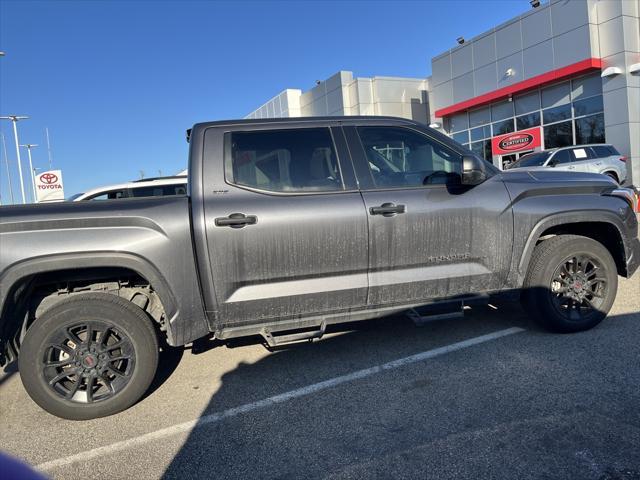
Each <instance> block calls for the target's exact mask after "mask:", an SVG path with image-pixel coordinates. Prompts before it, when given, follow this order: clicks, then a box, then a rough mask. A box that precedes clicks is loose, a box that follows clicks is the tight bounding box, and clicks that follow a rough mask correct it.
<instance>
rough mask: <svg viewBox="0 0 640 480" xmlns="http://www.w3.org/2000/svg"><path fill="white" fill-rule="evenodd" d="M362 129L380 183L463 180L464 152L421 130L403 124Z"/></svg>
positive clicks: (400, 184)
mask: <svg viewBox="0 0 640 480" xmlns="http://www.w3.org/2000/svg"><path fill="white" fill-rule="evenodd" d="M358 133H359V134H360V140H361V141H362V145H363V147H364V150H365V153H366V155H367V160H368V161H369V162H368V163H369V168H370V170H371V175H372V177H373V181H374V182H375V185H376V186H377V187H383V188H384V187H389V188H393V187H420V186H423V185H426V184H436V183H450V182H452V183H459V182H460V175H461V173H462V171H461V169H462V162H461V158H460V155H459V154H457V153H456V152H454V151H453V150H449V149H448V148H447V147H445V146H444V145H441V144H440V143H438V142H436V141H434V140H432V139H430V138H428V137H426V136H424V135H422V134H420V133H418V132H415V131H413V130H409V129H407V128H399V127H360V128H358ZM390 148H391V150H390ZM396 152H399V153H400V156H401V158H399V157H398V156H397V155H396ZM399 160H401V161H399ZM436 172H440V173H436ZM434 173H436V175H433V174H434Z"/></svg>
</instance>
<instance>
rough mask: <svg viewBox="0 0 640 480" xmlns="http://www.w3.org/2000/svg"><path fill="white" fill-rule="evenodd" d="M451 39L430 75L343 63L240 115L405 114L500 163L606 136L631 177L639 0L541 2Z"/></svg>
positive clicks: (637, 173) (639, 156) (636, 143)
mask: <svg viewBox="0 0 640 480" xmlns="http://www.w3.org/2000/svg"><path fill="white" fill-rule="evenodd" d="M528 3H529V2H525V1H523V5H526V6H528ZM537 3H538V2H535V1H533V2H531V4H532V5H536V4H537ZM460 33H461V34H464V32H460ZM458 43H459V45H457V46H456V47H454V48H451V49H450V50H448V51H446V52H443V53H441V54H439V55H437V56H436V57H434V58H433V59H431V72H432V75H431V77H428V78H422V79H416V78H401V77H373V78H354V77H353V74H352V73H351V72H345V71H341V72H338V73H337V74H335V75H333V76H331V77H330V78H328V79H326V80H324V81H317V82H316V85H315V86H314V87H313V88H311V89H309V90H308V91H305V92H303V91H301V90H297V89H287V90H285V91H283V92H282V93H281V94H279V95H277V96H276V97H274V98H272V99H271V100H269V101H268V102H266V103H265V104H264V105H262V106H261V107H260V108H258V109H256V110H255V111H253V112H251V113H250V114H249V115H247V118H274V117H299V116H320V115H393V116H399V117H404V118H412V119H414V120H417V121H420V122H424V123H428V124H430V125H431V126H433V127H435V128H438V129H441V130H442V131H444V132H445V133H447V134H448V135H450V136H451V137H453V138H454V139H455V140H457V141H458V142H460V143H462V144H464V145H466V146H467V147H468V148H470V149H471V150H472V151H474V152H476V153H477V154H478V155H480V156H481V157H482V158H484V159H486V160H487V161H490V162H492V163H494V164H495V165H496V166H498V167H500V168H501V167H502V166H503V165H505V164H506V163H508V162H511V161H514V160H516V159H517V158H519V157H520V156H521V155H523V154H525V153H528V152H531V151H536V150H540V149H550V148H554V147H560V146H567V145H579V144H585V143H603V142H606V143H610V144H613V145H614V146H615V147H616V148H617V149H618V150H619V151H620V153H621V154H622V155H624V156H625V157H627V169H628V173H629V175H628V182H632V183H633V184H635V185H640V0H551V1H550V2H548V3H541V4H540V5H538V6H537V7H531V8H530V10H528V11H527V12H525V13H523V14H522V15H520V16H518V17H516V18H513V19H511V20H509V21H507V22H505V23H503V24H501V25H498V26H496V27H494V28H492V29H491V30H489V31H487V32H484V33H482V34H480V35H477V36H475V37H473V38H470V39H466V40H463V38H460V39H459V40H458ZM523 139H525V140H523ZM505 146H507V148H506V149H505V148H504V147H505Z"/></svg>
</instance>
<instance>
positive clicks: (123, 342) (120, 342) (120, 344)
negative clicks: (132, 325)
mask: <svg viewBox="0 0 640 480" xmlns="http://www.w3.org/2000/svg"><path fill="white" fill-rule="evenodd" d="M127 343H129V342H127V341H126V340H118V341H117V342H116V343H114V344H111V345H107V348H106V350H107V352H111V351H113V350H115V349H117V348H122V347H123V346H124V345H126V344H127Z"/></svg>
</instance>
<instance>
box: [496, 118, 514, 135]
mask: <svg viewBox="0 0 640 480" xmlns="http://www.w3.org/2000/svg"><path fill="white" fill-rule="evenodd" d="M513 131H515V128H514V127H513V118H510V119H508V120H503V121H501V122H496V123H494V124H493V136H494V137H495V136H496V135H503V134H505V133H511V132H513Z"/></svg>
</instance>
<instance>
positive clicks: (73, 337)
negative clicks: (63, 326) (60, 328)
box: [67, 328, 83, 348]
mask: <svg viewBox="0 0 640 480" xmlns="http://www.w3.org/2000/svg"><path fill="white" fill-rule="evenodd" d="M67 336H68V337H69V340H71V341H72V342H73V343H75V344H76V348H77V347H78V346H79V345H82V343H83V342H82V340H81V339H80V337H79V336H78V335H76V334H75V333H74V332H73V330H72V329H71V328H67Z"/></svg>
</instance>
